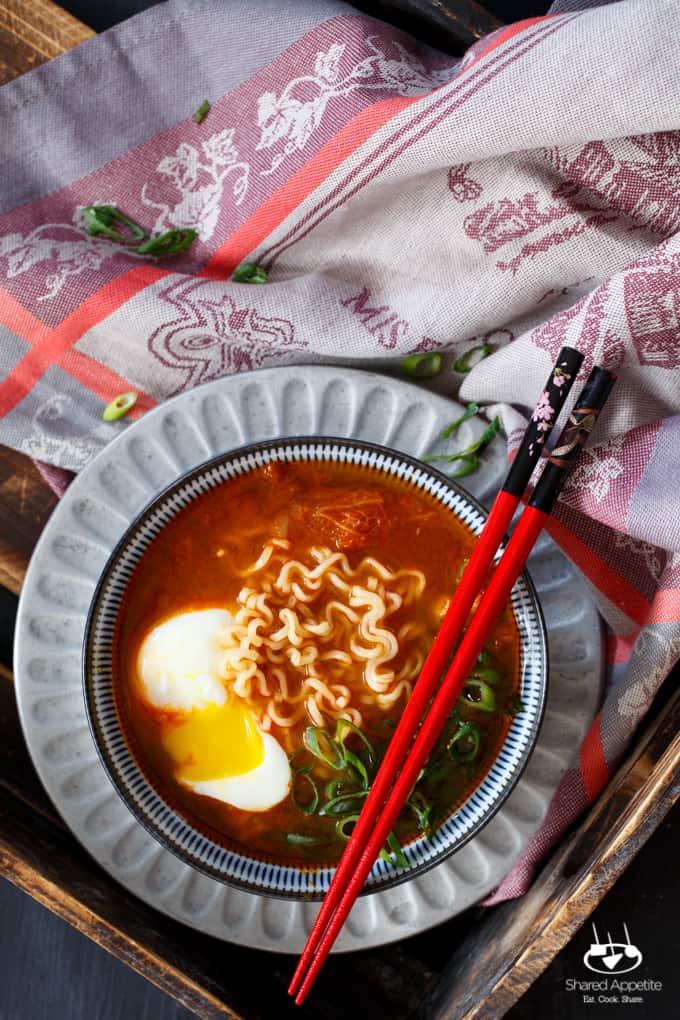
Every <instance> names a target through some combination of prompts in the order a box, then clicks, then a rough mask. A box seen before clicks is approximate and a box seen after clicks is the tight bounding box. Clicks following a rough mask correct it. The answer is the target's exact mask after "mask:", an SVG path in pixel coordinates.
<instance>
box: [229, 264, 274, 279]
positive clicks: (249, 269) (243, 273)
mask: <svg viewBox="0 0 680 1020" xmlns="http://www.w3.org/2000/svg"><path fill="white" fill-rule="evenodd" d="M231 278H232V280H233V281H234V283H267V281H268V279H269V276H268V274H267V270H266V269H263V267H262V266H258V265H257V264H256V263H255V262H242V263H241V265H240V266H237V267H236V269H235V270H234V272H233V273H232V276H231Z"/></svg>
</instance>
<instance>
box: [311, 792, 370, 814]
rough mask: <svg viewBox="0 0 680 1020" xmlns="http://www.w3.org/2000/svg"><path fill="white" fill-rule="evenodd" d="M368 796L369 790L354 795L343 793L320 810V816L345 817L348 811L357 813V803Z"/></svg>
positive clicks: (353, 793)
mask: <svg viewBox="0 0 680 1020" xmlns="http://www.w3.org/2000/svg"><path fill="white" fill-rule="evenodd" d="M367 796H368V790H355V791H354V792H352V793H341V794H340V796H339V797H334V798H333V799H332V800H329V801H328V802H327V803H326V804H324V806H323V807H322V808H321V809H320V810H319V815H320V816H322V817H328V816H331V817H332V816H334V815H343V814H345V812H346V811H356V809H357V806H358V805H357V803H356V802H357V801H359V800H362V798H364V797H367Z"/></svg>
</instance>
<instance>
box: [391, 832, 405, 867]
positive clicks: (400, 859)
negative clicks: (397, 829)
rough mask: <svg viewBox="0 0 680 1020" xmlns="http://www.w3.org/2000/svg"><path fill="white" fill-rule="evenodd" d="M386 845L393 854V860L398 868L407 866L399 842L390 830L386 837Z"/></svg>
mask: <svg viewBox="0 0 680 1020" xmlns="http://www.w3.org/2000/svg"><path fill="white" fill-rule="evenodd" d="M387 845H388V847H389V848H390V850H391V851H392V853H393V854H394V860H395V863H396V865H397V867H398V868H408V861H407V860H406V855H405V853H404V851H403V850H402V848H401V843H400V842H399V840H398V839H397V837H396V836H395V834H394V832H391V833H390V834H389V836H388V837H387Z"/></svg>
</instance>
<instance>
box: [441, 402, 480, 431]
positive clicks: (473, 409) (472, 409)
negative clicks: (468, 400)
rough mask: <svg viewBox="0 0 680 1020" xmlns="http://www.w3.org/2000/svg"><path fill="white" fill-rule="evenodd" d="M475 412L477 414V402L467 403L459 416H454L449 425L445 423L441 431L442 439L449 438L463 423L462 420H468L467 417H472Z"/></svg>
mask: <svg viewBox="0 0 680 1020" xmlns="http://www.w3.org/2000/svg"><path fill="white" fill-rule="evenodd" d="M476 414H479V404H468V406H467V407H466V408H465V410H464V411H463V413H462V414H461V416H460V418H456V420H455V421H452V422H451V424H450V425H447V426H446V428H445V429H444V431H443V432H442V439H449V438H450V436H452V435H453V433H454V432H456V431H457V429H459V428H460V426H461V425H462V424H463V422H464V421H468V419H469V418H474V416H475V415H476Z"/></svg>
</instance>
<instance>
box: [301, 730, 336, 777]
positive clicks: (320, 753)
mask: <svg viewBox="0 0 680 1020" xmlns="http://www.w3.org/2000/svg"><path fill="white" fill-rule="evenodd" d="M302 739H303V741H304V745H305V747H306V748H307V750H308V751H310V752H311V753H312V754H313V755H314V757H315V758H320V759H321V761H325V762H326V764H327V765H330V767H331V768H332V769H336V770H339V769H342V768H344V767H345V754H344V748H342V747H340V746H339V745H338V743H337V742H336V741H335V740H334V739H333V737H332V736H331V735H330V733H327V732H326V730H324V729H322V728H321V727H320V726H308V727H307V729H306V730H305V732H304V734H303V737H302ZM322 743H323V744H324V745H325V750H324V747H322V746H321V745H322Z"/></svg>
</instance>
